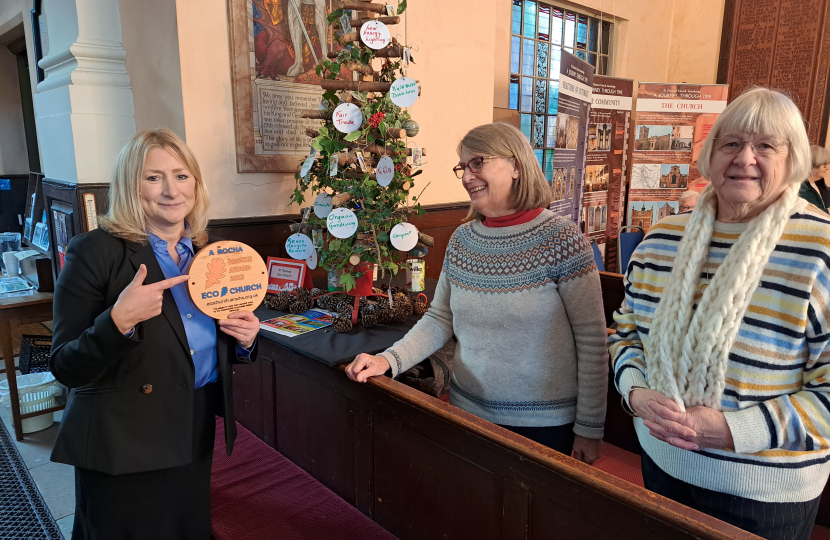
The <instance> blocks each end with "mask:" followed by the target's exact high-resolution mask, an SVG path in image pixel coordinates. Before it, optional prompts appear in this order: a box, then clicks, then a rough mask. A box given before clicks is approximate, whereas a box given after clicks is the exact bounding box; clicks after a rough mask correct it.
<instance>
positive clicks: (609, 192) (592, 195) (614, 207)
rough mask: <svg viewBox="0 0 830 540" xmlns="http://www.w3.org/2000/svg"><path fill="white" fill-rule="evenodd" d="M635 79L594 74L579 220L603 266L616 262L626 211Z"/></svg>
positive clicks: (612, 265)
mask: <svg viewBox="0 0 830 540" xmlns="http://www.w3.org/2000/svg"><path fill="white" fill-rule="evenodd" d="M633 92H634V81H632V80H630V79H616V78H614V77H605V76H602V75H594V88H593V100H592V101H593V104H592V106H591V115H590V121H589V123H588V152H587V158H586V161H585V188H584V195H583V197H582V221H583V223H585V235H586V236H587V237H588V238H590V239H591V240H593V241H594V242H596V243H597V245H598V246H599V249H600V252H601V253H602V255H603V261H604V263H605V267H606V268H614V267H615V265H616V260H617V257H616V252H617V244H616V238H617V232H618V231H619V229H620V226H621V224H622V220H623V216H624V215H625V185H626V181H625V179H626V178H627V176H628V175H627V174H626V168H627V167H628V162H627V159H628V137H629V127H630V122H631V101H632V95H633Z"/></svg>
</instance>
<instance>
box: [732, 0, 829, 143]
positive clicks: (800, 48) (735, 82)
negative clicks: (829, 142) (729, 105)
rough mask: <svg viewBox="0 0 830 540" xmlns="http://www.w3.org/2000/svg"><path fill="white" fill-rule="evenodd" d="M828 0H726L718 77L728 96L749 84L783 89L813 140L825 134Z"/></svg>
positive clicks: (812, 141) (822, 138) (739, 92)
mask: <svg viewBox="0 0 830 540" xmlns="http://www.w3.org/2000/svg"><path fill="white" fill-rule="evenodd" d="M828 75H830V0H727V1H726V3H725V5H724V17H723V31H722V33H721V51H720V64H719V66H718V82H719V83H724V84H728V85H729V87H730V89H731V90H732V91H731V92H730V95H731V97H732V98H734V97H737V96H739V95H740V94H741V92H743V91H744V90H746V89H747V88H751V87H753V86H766V87H768V88H775V89H781V90H785V91H787V92H788V93H789V94H790V96H791V97H792V99H793V101H794V102H795V104H796V105H798V108H799V110H801V114H803V115H804V119H805V120H806V121H807V134H808V135H809V137H810V142H811V143H812V144H820V145H823V144H824V142H825V139H826V136H827V121H828V119H827V116H828V115H827V109H828V97H829V96H830V94H829V93H828Z"/></svg>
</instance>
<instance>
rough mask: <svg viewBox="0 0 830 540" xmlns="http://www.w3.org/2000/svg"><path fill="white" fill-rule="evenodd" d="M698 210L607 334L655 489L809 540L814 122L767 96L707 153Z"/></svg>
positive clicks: (819, 219) (819, 317) (817, 311)
mask: <svg viewBox="0 0 830 540" xmlns="http://www.w3.org/2000/svg"><path fill="white" fill-rule="evenodd" d="M698 167H699V169H700V172H701V174H703V176H704V177H706V178H708V179H709V180H710V182H711V183H710V185H709V186H707V187H706V189H704V190H703V193H702V194H701V196H700V199H699V201H698V203H697V205H696V206H695V208H694V211H693V212H692V213H691V214H689V213H686V214H680V215H676V216H670V217H668V218H665V219H662V220H661V221H659V222H658V223H657V224H656V225H655V226H654V227H652V228H651V230H650V231H649V234H648V236H646V238H645V240H643V242H642V243H641V244H640V245H639V247H638V248H637V250H636V251H635V252H634V254H633V255H632V257H631V264H629V267H628V273H627V275H626V287H625V290H626V296H625V302H624V303H623V305H622V307H620V309H619V310H618V311H617V312H616V313H615V315H614V319H615V320H616V321H617V323H618V324H619V327H618V330H617V333H616V334H615V335H613V336H611V337H610V338H609V343H610V352H611V356H612V363H613V368H614V372H615V377H614V381H615V383H616V385H617V389H618V390H619V392H620V393H621V394H622V399H623V405H624V407H626V408H627V409H628V410H629V412H630V413H631V414H632V415H634V416H635V418H634V426H635V429H636V431H637V436H638V438H639V440H640V444H641V445H642V447H643V453H642V469H643V479H644V481H645V485H646V487H647V488H648V489H651V490H652V491H655V492H657V493H659V494H661V495H664V496H666V497H669V498H671V499H674V500H676V501H678V502H681V503H683V504H685V505H687V506H691V507H693V508H696V509H698V510H700V511H703V512H705V513H707V514H710V515H712V516H714V517H716V518H718V519H721V520H723V521H726V522H728V523H731V524H733V525H736V526H738V527H740V528H743V529H746V530H748V531H750V532H752V533H754V534H757V535H759V536H762V537H764V538H770V539H793V540H795V539H802V540H807V539H808V538H809V537H810V533H811V530H812V526H813V521H814V520H815V516H816V511H817V509H818V504H819V497H820V495H821V492H822V490H823V488H824V485H825V483H826V481H827V476H828V472H830V463H828V460H830V348H828V346H827V345H828V341H830V322H829V321H830V268H828V265H829V264H830V244H828V242H827V238H830V218H828V216H827V215H826V214H825V213H824V212H821V211H819V210H818V209H817V208H815V207H813V206H810V205H808V204H807V202H806V201H804V200H803V199H800V198H799V197H798V192H799V188H800V186H801V181H802V179H803V178H805V177H806V176H807V175H808V174H809V172H810V144H809V142H808V140H807V133H806V131H805V129H804V121H803V120H802V117H801V114H800V113H799V111H798V108H797V107H796V106H795V104H794V103H793V102H792V101H791V100H790V99H789V98H788V97H786V96H785V95H783V94H780V93H778V92H774V91H772V90H767V89H765V88H754V89H752V90H749V91H747V92H744V93H743V94H742V95H740V96H739V97H738V98H737V99H735V100H734V101H733V102H732V103H731V104H730V105H729V106H728V107H727V108H726V110H725V111H724V112H723V114H721V115H720V116H719V118H718V119H717V121H716V122H715V125H714V126H713V128H712V130H711V132H710V133H709V136H708V137H707V139H706V142H705V143H704V145H703V148H702V150H701V152H700V156H699V158H698Z"/></svg>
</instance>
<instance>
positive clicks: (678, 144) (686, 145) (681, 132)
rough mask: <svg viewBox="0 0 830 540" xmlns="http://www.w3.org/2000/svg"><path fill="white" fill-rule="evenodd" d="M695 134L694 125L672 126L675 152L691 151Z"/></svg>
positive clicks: (672, 141)
mask: <svg viewBox="0 0 830 540" xmlns="http://www.w3.org/2000/svg"><path fill="white" fill-rule="evenodd" d="M694 136H695V127H694V126H672V133H671V149H672V150H673V151H675V152H691V151H692V142H694Z"/></svg>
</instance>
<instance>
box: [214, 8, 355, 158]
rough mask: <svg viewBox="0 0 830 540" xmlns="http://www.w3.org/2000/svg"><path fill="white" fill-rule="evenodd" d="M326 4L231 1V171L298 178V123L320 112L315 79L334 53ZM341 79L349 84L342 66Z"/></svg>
mask: <svg viewBox="0 0 830 540" xmlns="http://www.w3.org/2000/svg"><path fill="white" fill-rule="evenodd" d="M327 6H328V2H327V1H326V0H311V1H309V0H228V20H229V21H230V28H229V32H230V47H231V51H230V52H231V55H230V56H231V78H232V86H233V108H234V127H235V132H236V141H235V142H236V169H237V171H238V172H292V173H293V172H296V170H297V167H298V166H299V164H300V163H301V162H302V160H303V159H304V158H305V156H307V155H308V148H309V144H310V142H311V140H310V139H309V137H307V136H306V134H305V130H306V129H307V128H316V127H318V126H319V123H320V122H319V120H314V119H307V118H300V115H301V114H302V111H303V110H309V109H310V110H318V109H319V106H320V101H321V100H322V95H323V90H322V88H320V86H319V81H320V77H318V76H317V74H316V72H315V67H316V66H317V64H318V63H319V62H322V61H323V60H324V59H326V58H327V56H326V55H327V54H328V53H329V52H330V51H332V50H339V49H340V46H339V45H337V44H336V43H335V42H334V40H333V39H332V32H333V30H332V29H330V28H329V27H328V20H327V18H328V8H327ZM340 76H341V77H342V78H344V79H346V80H351V78H352V74H351V72H350V71H349V70H347V69H346V68H345V67H344V68H342V70H341V72H340Z"/></svg>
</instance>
